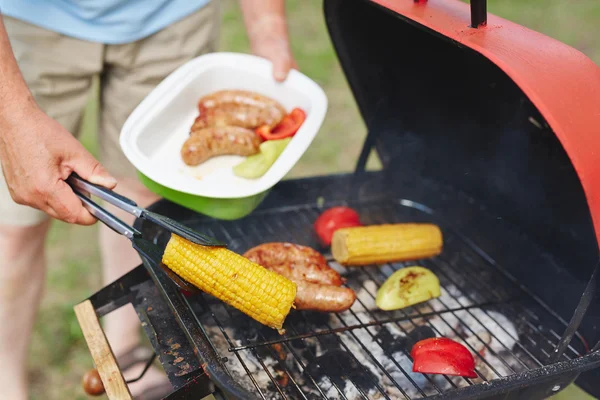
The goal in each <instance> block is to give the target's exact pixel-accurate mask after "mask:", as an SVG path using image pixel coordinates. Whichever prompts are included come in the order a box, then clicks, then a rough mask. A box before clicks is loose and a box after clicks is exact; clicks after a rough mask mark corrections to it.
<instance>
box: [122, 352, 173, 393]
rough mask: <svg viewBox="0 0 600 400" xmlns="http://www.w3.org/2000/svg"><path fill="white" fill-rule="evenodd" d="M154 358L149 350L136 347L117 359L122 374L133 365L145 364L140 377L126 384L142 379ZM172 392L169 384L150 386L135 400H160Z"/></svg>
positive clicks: (167, 382)
mask: <svg viewBox="0 0 600 400" xmlns="http://www.w3.org/2000/svg"><path fill="white" fill-rule="evenodd" d="M155 358H156V354H155V353H154V352H153V351H152V350H151V349H149V348H147V347H145V346H141V345H138V346H135V347H133V348H132V349H131V350H129V351H127V352H125V353H123V354H121V355H120V356H119V357H117V363H118V364H119V367H120V368H121V372H122V373H123V374H124V373H125V371H126V370H128V369H129V368H131V367H133V366H134V365H136V364H140V363H145V367H144V369H143V370H142V372H141V373H140V375H139V376H137V377H135V378H132V379H129V380H128V381H127V384H130V383H133V382H137V381H138V380H140V379H143V376H144V374H145V373H146V371H147V370H148V369H149V368H150V367H151V366H152V363H153V362H154V360H155ZM172 391H173V387H172V386H171V383H170V382H169V381H166V382H162V383H159V384H157V385H154V386H150V387H149V388H147V389H146V390H145V391H144V392H143V393H142V394H140V395H139V396H137V397H136V398H135V400H161V399H163V398H164V397H166V396H168V395H169V394H170V393H171V392H172Z"/></svg>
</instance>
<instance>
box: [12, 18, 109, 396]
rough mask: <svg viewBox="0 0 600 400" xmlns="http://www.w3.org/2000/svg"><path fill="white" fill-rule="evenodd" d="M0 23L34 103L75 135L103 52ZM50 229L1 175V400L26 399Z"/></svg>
mask: <svg viewBox="0 0 600 400" xmlns="http://www.w3.org/2000/svg"><path fill="white" fill-rule="evenodd" d="M4 23H5V26H6V30H7V32H8V36H9V39H10V41H11V44H12V47H13V50H14V53H15V57H16V59H17V62H18V63H19V67H20V68H21V71H22V72H23V75H24V77H25V80H26V81H27V84H28V85H29V88H30V90H31V92H32V93H33V96H34V97H35V99H36V101H37V103H38V104H39V106H40V107H41V108H42V109H43V110H44V111H45V112H46V113H48V115H50V117H52V118H54V119H56V120H57V121H58V122H59V123H61V124H62V125H63V126H64V127H65V128H66V129H67V130H69V131H70V132H73V133H75V132H76V131H77V128H78V126H79V121H80V119H81V114H82V112H83V108H84V106H85V103H86V100H87V97H88V93H89V88H90V85H91V79H92V76H93V74H94V73H97V72H98V71H99V69H98V68H99V66H101V63H100V60H101V55H102V48H101V46H100V45H97V44H90V43H86V42H80V41H76V40H73V39H69V38H65V37H63V36H62V35H59V34H57V33H54V32H50V31H47V30H44V29H41V28H38V27H35V26H33V25H30V24H27V23H24V22H21V21H17V20H14V19H12V18H8V17H4ZM90 46H91V47H90ZM73 54H77V55H78V56H77V57H73ZM95 54H96V57H94V55H95ZM94 59H95V60H96V62H95V63H94ZM49 226H50V220H49V218H48V217H47V216H46V215H45V214H44V213H42V212H41V211H38V210H34V209H32V208H29V207H24V206H20V205H17V204H15V203H14V202H13V201H12V199H11V198H10V194H9V192H8V188H7V187H6V182H5V181H4V178H3V176H2V175H1V174H0V321H1V322H0V388H1V389H0V392H1V395H0V397H1V398H2V399H5V398H6V399H11V400H21V399H23V400H25V399H27V398H28V393H27V387H28V385H27V365H26V363H27V350H28V347H29V342H30V338H31V330H32V327H33V325H34V321H35V316H36V312H37V310H38V306H39V303H40V298H41V296H42V292H43V290H42V289H43V287H44V274H45V254H44V243H45V239H46V234H47V232H48V228H49Z"/></svg>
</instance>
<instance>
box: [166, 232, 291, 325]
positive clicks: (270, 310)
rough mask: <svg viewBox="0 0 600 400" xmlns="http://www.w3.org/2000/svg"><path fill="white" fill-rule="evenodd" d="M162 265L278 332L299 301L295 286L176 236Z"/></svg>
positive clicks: (243, 260) (232, 255)
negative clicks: (294, 303) (296, 299)
mask: <svg viewBox="0 0 600 400" xmlns="http://www.w3.org/2000/svg"><path fill="white" fill-rule="evenodd" d="M162 261H163V263H164V264H165V265H166V266H167V267H168V268H170V269H171V270H173V272H175V273H176V274H177V275H179V276H180V277H181V278H183V279H185V280H186V281H187V282H189V283H191V284H193V285H194V286H196V287H198V288H199V289H200V290H202V291H204V292H206V293H209V294H211V295H213V296H215V297H216V298H218V299H220V300H222V301H224V302H225V303H227V304H229V305H231V306H233V307H235V308H237V309H238V310H240V311H241V312H243V313H245V314H246V315H248V316H250V317H251V318H254V319H255V320H257V321H258V322H260V323H262V324H264V325H267V326H269V327H271V328H274V329H278V330H280V329H281V328H282V326H283V321H284V320H285V318H286V317H287V315H288V313H289V312H290V309H291V308H292V306H293V302H294V298H295V297H296V284H295V283H293V282H292V281H290V280H289V279H287V278H285V277H283V276H281V275H279V274H277V273H275V272H272V271H269V270H268V269H266V268H263V267H261V266H260V265H258V264H255V263H253V262H252V261H250V260H248V259H247V258H244V257H242V256H241V255H239V254H236V253H234V252H232V251H230V250H227V249H225V248H222V247H207V246H200V245H197V244H195V243H191V242H188V241H187V240H185V239H183V238H181V237H179V236H177V235H173V234H172V235H171V239H170V240H169V243H168V244H167V247H166V249H165V252H164V255H163V259H162Z"/></svg>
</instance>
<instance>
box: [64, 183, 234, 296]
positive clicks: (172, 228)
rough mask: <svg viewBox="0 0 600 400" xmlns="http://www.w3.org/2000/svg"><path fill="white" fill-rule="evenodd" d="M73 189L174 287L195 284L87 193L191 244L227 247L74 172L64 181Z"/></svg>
mask: <svg viewBox="0 0 600 400" xmlns="http://www.w3.org/2000/svg"><path fill="white" fill-rule="evenodd" d="M66 182H67V183H68V184H69V185H70V186H71V188H72V189H73V192H74V193H75V194H76V195H77V197H79V198H80V199H81V201H82V202H83V205H84V207H85V208H86V209H87V210H88V211H89V212H90V214H92V215H93V216H94V217H96V218H97V219H98V220H99V221H100V222H102V223H104V225H106V226H108V227H109V228H110V229H112V230H113V231H115V232H117V233H118V234H120V235H123V236H125V237H127V238H128V239H129V240H130V241H131V243H132V246H133V248H134V249H135V250H136V251H137V252H138V253H139V254H140V255H141V256H143V257H145V258H146V259H147V260H148V261H150V262H152V263H154V264H156V265H158V266H160V267H161V268H162V269H163V271H165V272H166V273H167V275H169V277H170V278H171V280H173V281H174V282H175V284H176V285H177V286H179V287H180V288H182V289H185V290H187V291H191V292H194V291H197V289H196V288H195V286H192V285H191V284H189V283H187V282H185V281H184V280H182V279H181V278H180V277H179V276H178V275H176V274H175V273H174V272H173V271H171V270H170V269H168V268H167V267H165V266H164V265H163V264H162V253H163V250H162V249H160V248H159V247H158V246H157V245H155V244H154V243H152V242H150V241H148V240H146V239H144V238H143V237H142V233H141V232H140V231H138V230H137V229H135V228H134V227H132V226H130V225H128V224H126V223H125V222H123V221H122V220H121V219H120V218H118V217H117V216H115V215H113V214H111V213H110V212H109V211H107V210H106V209H105V208H103V207H102V206H100V205H99V204H97V203H96V202H95V201H93V200H92V199H91V198H90V196H96V197H98V198H100V199H102V200H104V201H106V202H107V203H109V204H112V205H113V206H115V207H117V208H119V209H121V210H123V211H125V212H127V213H129V214H131V215H134V216H136V217H137V218H143V219H145V220H147V221H150V222H152V223H154V224H156V225H158V226H160V227H162V228H164V229H166V230H167V231H169V232H170V233H172V234H175V235H177V236H180V237H182V238H184V239H186V240H189V241H190V242H192V243H196V244H199V245H202V246H214V247H227V246H226V245H225V244H224V243H222V242H219V241H218V240H216V239H214V238H211V237H209V236H206V235H203V234H201V233H198V232H196V231H194V230H192V229H190V228H188V227H186V226H185V225H182V224H180V223H179V222H177V221H175V220H172V219H171V218H168V217H165V216H164V215H160V214H157V213H154V212H151V211H148V210H146V209H144V208H142V207H139V206H138V205H137V204H136V203H135V202H134V201H133V200H131V199H128V198H127V197H124V196H121V195H120V194H118V193H116V192H113V191H112V190H109V189H106V188H104V187H102V186H98V185H94V184H93V183H90V182H88V181H86V180H85V179H83V178H81V177H80V176H79V175H77V174H75V173H73V174H71V176H69V178H67V181H66Z"/></svg>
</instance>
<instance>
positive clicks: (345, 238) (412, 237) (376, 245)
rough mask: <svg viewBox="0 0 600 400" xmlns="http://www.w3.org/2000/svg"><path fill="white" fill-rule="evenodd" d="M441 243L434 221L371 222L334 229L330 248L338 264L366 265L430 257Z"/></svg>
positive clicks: (440, 248) (435, 253)
mask: <svg viewBox="0 0 600 400" xmlns="http://www.w3.org/2000/svg"><path fill="white" fill-rule="evenodd" d="M442 245H443V239H442V232H441V231H440V228H438V227H437V226H436V225H433V224H386V225H370V226H355V227H351V228H341V229H338V230H337V231H335V232H334V233H333V239H332V241H331V252H332V253H333V258H335V259H336V261H337V262H339V263H340V264H344V265H365V264H379V263H386V262H394V261H406V260H417V259H420V258H425V257H432V256H435V255H438V254H439V253H441V251H442Z"/></svg>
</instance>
